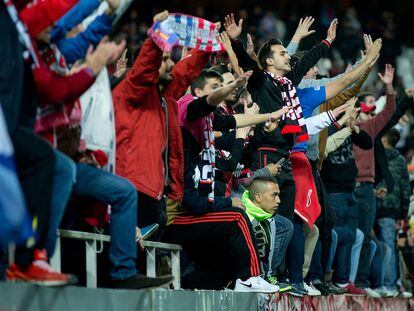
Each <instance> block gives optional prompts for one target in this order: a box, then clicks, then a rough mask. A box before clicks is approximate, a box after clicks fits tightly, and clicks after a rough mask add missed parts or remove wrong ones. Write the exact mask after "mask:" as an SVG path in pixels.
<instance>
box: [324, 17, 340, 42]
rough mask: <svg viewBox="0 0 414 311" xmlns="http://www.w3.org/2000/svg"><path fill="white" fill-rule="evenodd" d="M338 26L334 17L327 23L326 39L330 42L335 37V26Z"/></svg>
mask: <svg viewBox="0 0 414 311" xmlns="http://www.w3.org/2000/svg"><path fill="white" fill-rule="evenodd" d="M337 27H338V19H337V18H335V19H334V20H333V21H332V22H331V24H330V25H329V28H328V32H327V35H326V40H327V41H329V43H332V42H333V41H334V40H335V38H336V28H337Z"/></svg>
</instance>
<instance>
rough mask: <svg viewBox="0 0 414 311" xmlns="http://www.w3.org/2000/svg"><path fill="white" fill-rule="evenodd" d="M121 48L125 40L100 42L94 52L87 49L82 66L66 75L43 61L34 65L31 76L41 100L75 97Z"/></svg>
mask: <svg viewBox="0 0 414 311" xmlns="http://www.w3.org/2000/svg"><path fill="white" fill-rule="evenodd" d="M121 49H122V50H124V49H125V42H123V43H121V44H119V45H116V44H115V43H113V42H102V43H101V44H99V45H98V47H97V48H96V50H95V51H94V52H92V50H89V51H88V53H87V55H86V62H85V64H84V65H83V66H82V68H81V69H79V70H78V71H77V72H75V73H73V74H70V75H68V76H61V75H59V74H57V73H55V72H53V71H51V70H50V69H49V68H48V67H47V66H46V64H44V63H41V64H40V66H39V67H35V68H34V69H33V76H34V80H35V83H36V89H37V91H38V93H39V97H40V98H41V99H42V102H43V103H51V104H56V103H59V102H66V101H71V100H75V99H77V98H78V97H79V96H81V95H82V94H83V93H84V92H85V91H86V90H87V89H88V88H89V87H90V86H91V85H92V83H93V82H94V81H95V77H96V76H97V75H98V73H99V72H100V71H101V70H102V68H103V67H105V66H106V65H108V64H109V63H111V62H113V61H115V60H116V58H117V57H119V55H120V54H121V53H122V51H121Z"/></svg>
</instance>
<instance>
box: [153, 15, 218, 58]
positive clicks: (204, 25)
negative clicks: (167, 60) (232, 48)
mask: <svg viewBox="0 0 414 311" xmlns="http://www.w3.org/2000/svg"><path fill="white" fill-rule="evenodd" d="M217 35H218V31H217V29H216V25H215V24H214V23H212V22H209V21H207V20H205V19H202V18H199V17H194V16H190V15H185V14H178V13H171V14H170V15H169V16H168V18H167V19H166V20H164V21H162V22H159V21H157V22H155V23H154V24H153V25H152V27H151V29H150V30H149V36H150V37H151V39H152V40H153V41H154V42H155V43H156V44H157V45H158V47H159V48H160V49H161V50H163V51H167V52H171V50H172V48H173V47H174V46H176V45H181V46H186V47H189V48H196V49H199V50H202V51H207V52H219V51H223V50H224V47H223V45H222V44H221V43H220V42H218V41H217V38H216V36H217Z"/></svg>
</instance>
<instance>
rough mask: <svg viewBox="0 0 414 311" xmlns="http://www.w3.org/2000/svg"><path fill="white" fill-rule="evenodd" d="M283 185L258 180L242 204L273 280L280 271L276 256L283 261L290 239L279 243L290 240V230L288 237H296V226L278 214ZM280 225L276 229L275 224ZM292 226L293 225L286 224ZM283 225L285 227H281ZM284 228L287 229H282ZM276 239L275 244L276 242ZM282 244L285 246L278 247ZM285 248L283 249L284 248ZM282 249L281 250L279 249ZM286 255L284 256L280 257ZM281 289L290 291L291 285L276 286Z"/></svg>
mask: <svg viewBox="0 0 414 311" xmlns="http://www.w3.org/2000/svg"><path fill="white" fill-rule="evenodd" d="M279 193H280V189H279V185H278V184H277V181H276V179H274V178H273V177H266V176H261V177H256V178H255V179H253V181H252V182H251V184H250V187H249V190H246V191H245V192H244V194H243V198H242V202H243V204H244V206H245V207H246V213H247V216H248V217H249V219H250V221H251V222H252V226H253V230H254V233H255V236H256V243H257V247H258V249H259V259H260V261H261V264H262V267H263V272H264V274H265V275H267V276H268V278H269V280H270V281H272V278H271V276H272V272H273V271H274V272H276V270H277V268H278V267H277V266H275V260H273V259H274V256H275V255H276V256H279V257H282V258H278V259H279V261H281V260H283V258H284V256H285V253H286V248H287V245H288V244H289V242H290V239H288V240H286V241H283V244H282V243H276V242H275V241H277V240H278V239H280V238H281V237H283V238H286V235H285V233H284V232H283V231H288V236H290V237H292V232H293V225H292V223H291V222H290V221H289V220H288V219H286V218H284V219H283V220H285V222H281V221H277V219H276V218H275V216H278V217H282V218H283V216H280V215H275V213H276V211H277V208H278V206H279V203H280V198H279ZM272 222H276V223H277V224H276V226H274V225H272ZM286 222H288V223H289V226H287V225H286ZM278 226H279V227H280V226H283V227H284V228H277V227H278ZM281 229H284V230H281ZM273 240H274V241H273ZM278 244H281V245H278ZM282 245H283V247H282ZM279 248H281V249H280V250H279ZM280 255H282V256H280ZM276 284H277V285H278V286H279V287H280V291H281V292H282V291H287V290H290V289H291V286H290V285H288V284H284V283H276Z"/></svg>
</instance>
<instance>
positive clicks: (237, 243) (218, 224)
mask: <svg viewBox="0 0 414 311" xmlns="http://www.w3.org/2000/svg"><path fill="white" fill-rule="evenodd" d="M252 233H253V228H252V226H251V223H250V221H249V219H248V217H247V215H246V213H245V212H244V211H243V210H241V209H239V208H235V207H233V208H229V209H226V210H225V211H220V212H213V213H207V214H204V215H201V216H178V217H176V218H175V219H174V222H173V223H172V224H171V225H169V226H168V227H167V228H166V230H165V234H164V239H163V240H165V241H166V242H169V243H176V244H181V245H182V247H183V249H184V251H186V252H187V253H188V255H189V257H190V259H192V260H193V261H194V262H195V270H194V271H193V272H192V273H190V275H187V276H186V277H185V278H183V286H185V288H191V289H193V288H203V289H222V288H223V287H224V286H226V285H227V284H228V283H229V282H231V281H234V280H235V279H237V278H240V279H247V278H249V277H251V276H257V275H260V265H259V260H258V255H257V254H258V252H257V248H256V242H255V239H254V235H253V234H252Z"/></svg>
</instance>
